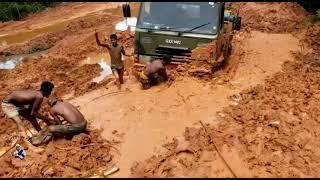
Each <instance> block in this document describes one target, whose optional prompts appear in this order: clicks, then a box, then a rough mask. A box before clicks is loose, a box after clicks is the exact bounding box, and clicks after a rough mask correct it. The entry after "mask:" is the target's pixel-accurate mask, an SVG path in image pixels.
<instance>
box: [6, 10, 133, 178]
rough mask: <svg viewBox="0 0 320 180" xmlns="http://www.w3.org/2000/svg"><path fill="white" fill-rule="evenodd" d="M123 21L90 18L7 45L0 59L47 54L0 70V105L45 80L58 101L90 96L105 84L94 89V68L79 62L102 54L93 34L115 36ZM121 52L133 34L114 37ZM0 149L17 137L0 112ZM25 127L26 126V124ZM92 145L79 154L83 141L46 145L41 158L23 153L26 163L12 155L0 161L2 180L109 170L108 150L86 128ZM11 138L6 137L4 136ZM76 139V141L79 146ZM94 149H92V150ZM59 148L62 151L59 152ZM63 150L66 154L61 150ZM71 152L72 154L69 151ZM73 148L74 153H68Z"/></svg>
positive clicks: (102, 16) (97, 69) (101, 16)
mask: <svg viewBox="0 0 320 180" xmlns="http://www.w3.org/2000/svg"><path fill="white" fill-rule="evenodd" d="M120 20H122V19H121V17H119V16H112V15H108V14H93V15H90V16H86V17H83V18H79V19H77V20H75V21H72V22H71V23H70V24H69V25H68V26H67V27H66V28H65V29H64V30H62V31H60V32H55V33H49V34H44V35H40V36H38V37H36V38H34V39H31V40H30V41H28V42H26V43H21V44H17V45H11V46H10V47H9V48H7V49H5V50H2V51H1V53H2V55H10V54H20V53H27V52H32V51H35V50H39V49H46V48H50V49H49V51H48V53H47V54H46V55H41V56H39V57H33V58H28V59H25V60H24V62H23V63H21V64H19V65H17V67H16V68H15V69H13V70H0V99H3V98H4V97H5V96H6V95H7V94H9V93H10V92H12V91H13V90H19V89H39V86H40V84H41V82H42V81H44V80H49V81H52V82H53V83H54V85H55V89H54V94H55V95H56V96H58V97H62V96H63V95H67V94H72V96H79V95H82V94H84V93H86V92H88V91H92V90H94V89H97V88H99V87H101V86H104V85H105V84H106V82H104V83H101V84H97V83H94V82H92V79H93V78H95V77H97V76H99V73H100V72H101V68H100V67H99V65H98V64H85V65H82V63H81V62H82V60H84V59H85V58H87V57H88V56H89V55H94V54H98V53H101V52H104V51H105V49H103V48H102V47H99V46H98V45H97V44H96V42H95V38H94V29H98V31H100V32H101V36H100V37H101V39H103V38H102V37H103V36H106V35H110V34H111V33H115V32H116V31H115V30H114V28H113V23H116V22H117V21H120ZM117 34H118V35H119V39H120V42H121V43H123V44H124V46H125V48H130V47H132V44H133V33H131V32H120V33H119V32H117ZM47 110H48V105H47V104H46V100H45V101H44V102H43V104H42V107H41V110H40V111H41V112H46V113H47ZM0 124H1V125H2V126H1V127H2V128H1V129H2V130H1V131H0V142H1V143H0V145H1V147H3V146H6V145H8V144H9V143H10V138H11V137H12V136H13V134H14V133H15V132H16V131H17V128H16V125H15V124H14V123H13V122H12V121H10V120H8V119H6V118H5V117H4V113H3V112H2V111H0ZM24 124H25V125H26V126H27V127H30V123H29V122H27V121H24ZM89 130H90V132H89V136H90V138H89V139H90V141H91V142H89V143H90V145H89V146H85V147H83V148H81V150H80V146H81V145H82V143H81V142H80V141H79V138H80V140H81V139H82V138H84V139H88V138H87V137H83V136H81V135H80V136H75V137H74V138H73V140H72V141H69V140H65V139H60V140H54V141H52V142H50V143H49V144H48V145H47V146H46V147H45V152H43V153H40V154H35V153H34V152H32V151H31V150H27V157H26V159H25V160H23V161H20V160H19V159H15V158H14V157H11V156H10V152H9V153H7V154H6V155H5V156H4V157H1V158H2V159H1V161H2V162H3V163H1V165H0V166H1V170H0V177H83V176H90V175H93V173H94V172H97V171H98V170H97V169H101V168H103V169H104V170H105V169H108V168H110V165H111V164H112V163H113V161H112V154H113V153H111V152H110V147H109V146H108V145H107V144H106V143H108V142H107V141H106V140H103V139H102V138H101V136H100V135H99V134H100V133H99V132H96V131H94V130H92V128H91V127H90V128H89ZM9 132H11V133H10V134H8V133H9ZM77 139H78V140H77ZM93 144H94V145H93ZM61 148H62V149H61ZM63 148H67V149H63ZM68 148H70V149H68ZM71 148H74V149H71Z"/></svg>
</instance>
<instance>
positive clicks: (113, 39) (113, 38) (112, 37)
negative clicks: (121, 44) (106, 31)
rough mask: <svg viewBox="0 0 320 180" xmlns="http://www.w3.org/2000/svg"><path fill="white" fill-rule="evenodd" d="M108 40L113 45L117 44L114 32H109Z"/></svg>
mask: <svg viewBox="0 0 320 180" xmlns="http://www.w3.org/2000/svg"><path fill="white" fill-rule="evenodd" d="M110 40H111V43H112V45H113V46H117V44H118V37H117V35H116V34H111V35H110Z"/></svg>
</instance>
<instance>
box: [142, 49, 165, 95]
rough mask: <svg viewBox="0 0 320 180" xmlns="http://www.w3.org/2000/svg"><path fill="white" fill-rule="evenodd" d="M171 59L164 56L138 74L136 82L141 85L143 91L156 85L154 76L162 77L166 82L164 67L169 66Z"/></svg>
mask: <svg viewBox="0 0 320 180" xmlns="http://www.w3.org/2000/svg"><path fill="white" fill-rule="evenodd" d="M170 61H171V57H170V56H168V55H164V56H163V57H162V58H161V59H155V60H154V61H152V62H151V63H150V64H148V65H147V66H146V68H145V69H144V70H142V71H141V72H139V73H138V80H139V81H140V82H141V84H142V88H143V89H148V88H150V87H151V86H152V85H155V84H157V79H156V77H155V75H156V74H157V75H158V76H160V77H162V78H163V80H165V81H167V80H168V79H169V77H168V75H167V72H166V68H165V65H167V64H170Z"/></svg>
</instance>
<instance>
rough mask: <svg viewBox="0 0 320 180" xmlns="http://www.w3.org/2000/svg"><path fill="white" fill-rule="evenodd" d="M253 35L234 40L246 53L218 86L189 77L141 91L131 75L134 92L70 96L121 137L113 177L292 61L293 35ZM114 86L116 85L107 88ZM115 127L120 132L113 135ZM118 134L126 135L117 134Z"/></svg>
mask: <svg viewBox="0 0 320 180" xmlns="http://www.w3.org/2000/svg"><path fill="white" fill-rule="evenodd" d="M250 36H251V37H239V38H244V40H242V39H241V41H242V43H243V44H241V45H240V44H238V45H237V44H235V52H237V51H243V52H241V53H243V54H244V56H243V57H241V58H240V59H237V60H236V59H231V61H233V62H238V61H239V60H240V64H239V67H238V68H237V70H236V73H235V76H234V78H233V79H232V81H231V82H229V83H223V84H221V85H218V84H216V83H212V82H201V81H199V80H197V79H194V78H190V77H188V78H183V79H181V80H177V81H175V82H174V84H173V85H171V86H170V87H167V85H166V84H163V85H160V86H158V87H154V88H152V89H151V90H148V91H142V90H140V89H139V88H138V87H136V86H137V84H136V83H137V82H134V81H133V82H132V81H129V80H128V81H126V84H128V85H127V88H129V89H130V92H124V93H121V94H115V95H112V96H109V97H105V98H104V97H103V98H99V99H97V100H95V101H91V100H92V99H94V98H95V94H93V95H92V94H91V93H90V94H87V95H84V96H81V97H79V98H77V99H74V100H73V101H72V102H74V103H75V104H77V105H80V107H81V111H82V112H83V113H84V114H85V115H86V117H87V119H89V120H90V121H92V122H93V124H94V125H96V126H97V127H98V128H102V129H103V130H104V131H103V132H104V133H103V136H104V137H107V138H108V139H111V138H116V139H119V140H120V141H123V144H122V145H121V150H120V153H121V157H120V160H119V164H118V165H119V167H120V172H119V173H117V174H116V175H115V177H128V176H129V175H130V167H131V164H132V163H133V162H134V161H137V160H140V159H145V158H146V157H148V156H150V155H152V153H155V152H161V145H162V144H164V143H165V142H166V141H167V140H170V139H172V138H173V137H175V136H179V135H180V134H182V132H183V131H184V129H185V127H190V126H194V125H196V124H198V121H199V120H203V121H205V122H215V118H216V117H215V114H216V112H218V111H220V110H222V108H223V107H225V106H227V105H229V104H231V103H232V102H231V101H230V100H229V98H228V97H229V96H231V95H233V94H237V93H239V92H240V91H241V90H244V89H246V88H248V87H250V86H251V85H255V84H259V83H261V82H263V80H264V78H265V77H267V76H268V75H271V74H273V73H275V72H277V71H279V70H281V65H282V63H283V62H285V61H290V60H293V59H292V57H291V55H290V51H296V50H298V40H297V39H296V38H294V37H293V36H292V35H289V34H288V35H278V34H266V33H260V32H252V34H251V35H250ZM288 44H289V46H288ZM242 45H243V46H242ZM233 58H239V56H236V57H233ZM231 65H232V64H231ZM113 91H116V89H114V88H111V89H110V90H109V91H106V92H105V93H108V92H113ZM98 94H100V93H98ZM98 94H97V95H98ZM168 97H170V98H168ZM113 131H117V133H116V135H115V136H114V135H112V132H113ZM118 134H123V137H121V138H119V137H117V136H118Z"/></svg>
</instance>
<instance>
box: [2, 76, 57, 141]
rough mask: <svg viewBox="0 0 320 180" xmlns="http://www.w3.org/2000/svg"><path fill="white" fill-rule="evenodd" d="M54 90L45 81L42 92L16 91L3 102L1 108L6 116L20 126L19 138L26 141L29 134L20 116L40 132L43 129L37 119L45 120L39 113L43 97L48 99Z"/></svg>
mask: <svg viewBox="0 0 320 180" xmlns="http://www.w3.org/2000/svg"><path fill="white" fill-rule="evenodd" d="M53 88H54V85H53V84H52V83H51V82H49V81H44V82H42V84H41V88H40V91H36V90H21V91H14V92H12V93H11V94H9V95H8V96H7V97H5V98H4V99H3V100H2V103H1V107H2V110H3V112H4V113H5V114H6V116H7V117H8V118H10V119H13V120H14V121H15V123H16V124H17V126H18V130H19V136H20V137H21V136H22V137H23V138H24V140H26V139H28V136H27V132H26V130H25V128H24V127H23V126H22V124H21V119H20V117H19V115H21V116H23V117H25V118H27V119H28V120H30V122H31V123H32V125H33V127H34V128H35V129H36V130H37V131H40V130H41V127H40V125H39V124H38V122H37V119H36V118H40V119H43V116H42V115H40V114H39V113H38V110H39V108H40V105H41V103H42V101H43V97H46V98H48V97H49V96H50V94H51V92H52V90H53Z"/></svg>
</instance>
